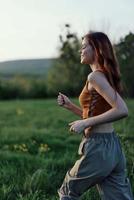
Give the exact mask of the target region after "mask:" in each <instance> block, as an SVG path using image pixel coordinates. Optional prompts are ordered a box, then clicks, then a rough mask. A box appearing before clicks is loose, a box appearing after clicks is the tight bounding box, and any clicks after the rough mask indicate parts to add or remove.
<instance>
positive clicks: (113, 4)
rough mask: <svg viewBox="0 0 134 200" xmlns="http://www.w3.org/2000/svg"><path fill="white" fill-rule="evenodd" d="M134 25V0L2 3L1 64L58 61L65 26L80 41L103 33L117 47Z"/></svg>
mask: <svg viewBox="0 0 134 200" xmlns="http://www.w3.org/2000/svg"><path fill="white" fill-rule="evenodd" d="M133 22H134V0H111V1H110V0H109V1H108V0H0V61H6V60H15V59H17V60H18V59H34V58H35V59H36V58H52V57H57V56H58V48H59V46H60V42H59V35H60V34H65V28H64V24H66V23H69V24H70V25H71V30H72V31H73V32H76V33H77V35H78V36H79V37H80V38H81V37H82V36H83V35H84V34H86V33H87V32H88V31H89V30H96V31H104V32H105V33H107V34H108V36H109V38H110V39H111V42H112V43H114V42H118V41H119V39H120V38H121V37H124V36H125V35H126V34H128V33H129V32H130V31H131V32H133V33H134V23H133Z"/></svg>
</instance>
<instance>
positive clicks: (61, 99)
mask: <svg viewBox="0 0 134 200" xmlns="http://www.w3.org/2000/svg"><path fill="white" fill-rule="evenodd" d="M57 102H58V105H59V106H63V107H64V108H69V106H70V105H71V104H72V102H71V101H70V99H69V98H68V97H67V96H66V95H64V94H62V93H61V92H59V95H58V98H57Z"/></svg>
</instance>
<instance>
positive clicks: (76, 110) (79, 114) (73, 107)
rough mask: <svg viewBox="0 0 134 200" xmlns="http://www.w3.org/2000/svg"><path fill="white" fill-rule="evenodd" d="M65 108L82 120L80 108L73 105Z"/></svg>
mask: <svg viewBox="0 0 134 200" xmlns="http://www.w3.org/2000/svg"><path fill="white" fill-rule="evenodd" d="M66 108H67V109H68V110H70V111H71V112H73V113H74V114H76V115H78V116H80V117H81V118H82V109H81V108H80V107H78V106H76V105H75V104H74V103H71V104H70V105H69V106H67V107H66Z"/></svg>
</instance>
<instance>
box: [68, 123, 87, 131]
mask: <svg viewBox="0 0 134 200" xmlns="http://www.w3.org/2000/svg"><path fill="white" fill-rule="evenodd" d="M69 125H71V127H70V131H74V132H77V133H80V132H82V131H83V130H84V129H85V128H86V123H85V120H76V121H73V122H71V123H69Z"/></svg>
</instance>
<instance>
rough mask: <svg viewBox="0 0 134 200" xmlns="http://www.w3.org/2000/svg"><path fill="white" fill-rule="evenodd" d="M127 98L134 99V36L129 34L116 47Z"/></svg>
mask: <svg viewBox="0 0 134 200" xmlns="http://www.w3.org/2000/svg"><path fill="white" fill-rule="evenodd" d="M115 48H116V52H117V57H118V60H119V63H120V67H121V72H122V80H123V85H124V89H125V92H126V96H129V97H134V34H133V33H131V32H130V33H129V34H128V35H126V36H125V37H124V38H121V39H120V42H119V43H118V44H116V45H115Z"/></svg>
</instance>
